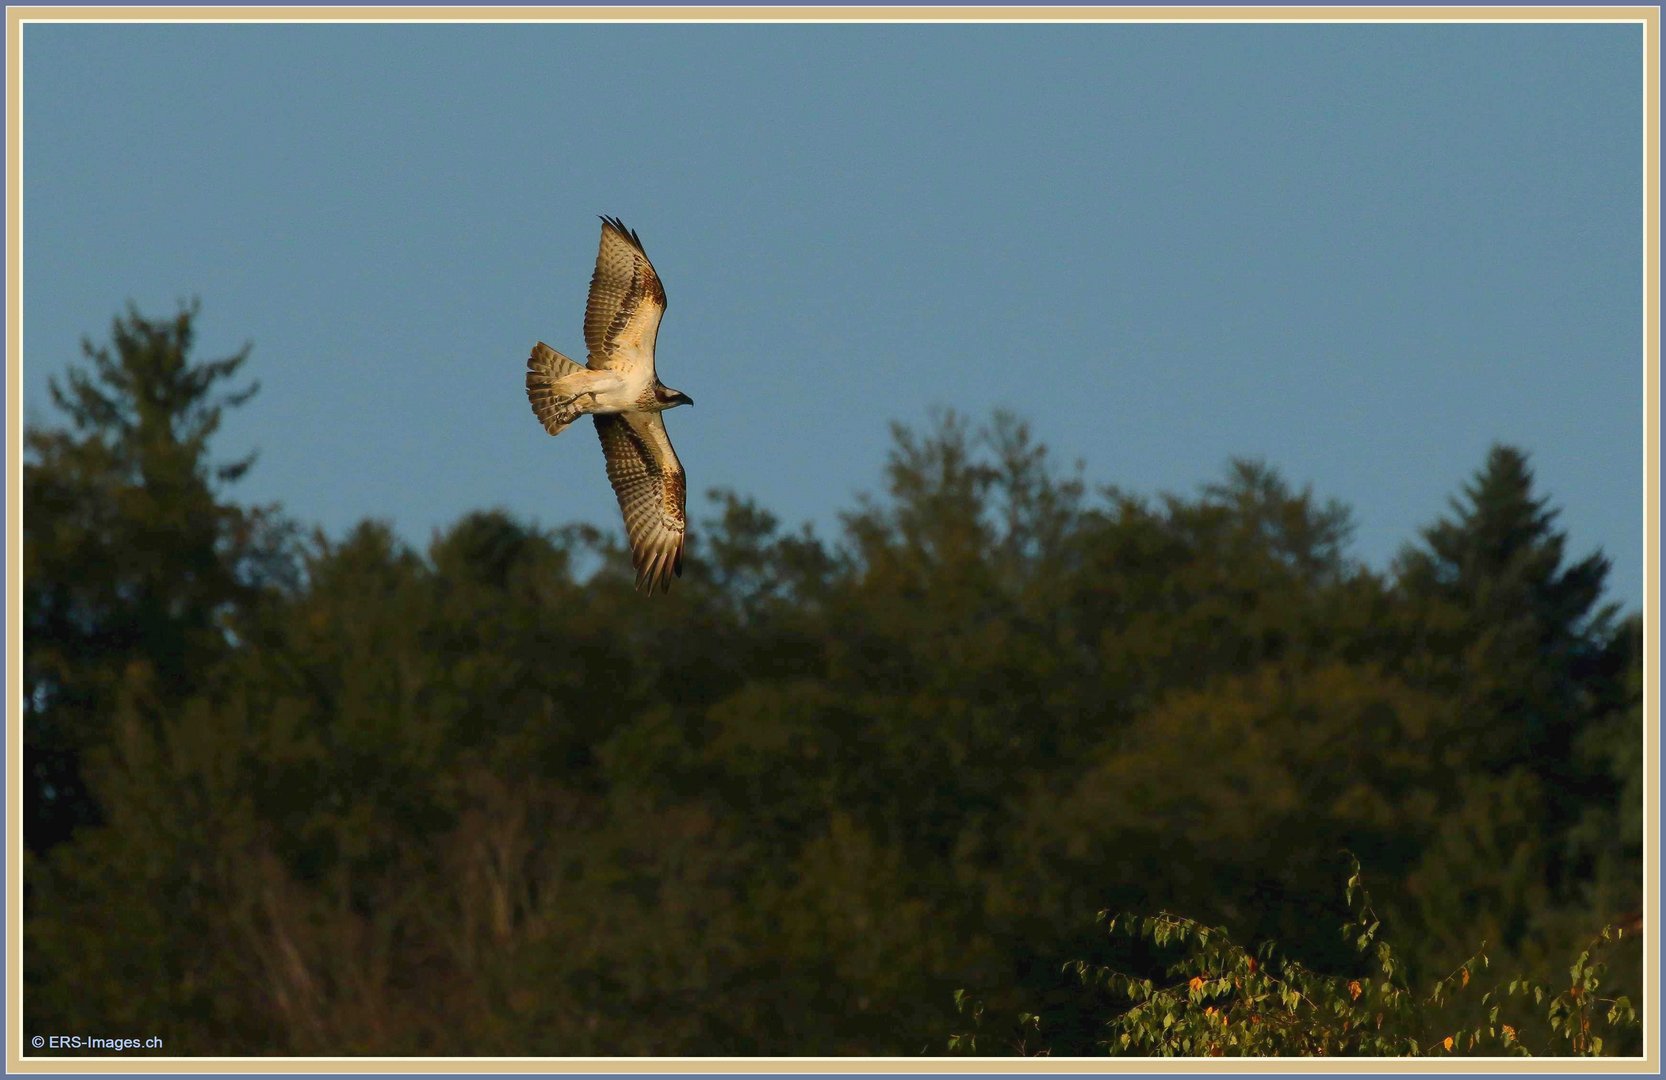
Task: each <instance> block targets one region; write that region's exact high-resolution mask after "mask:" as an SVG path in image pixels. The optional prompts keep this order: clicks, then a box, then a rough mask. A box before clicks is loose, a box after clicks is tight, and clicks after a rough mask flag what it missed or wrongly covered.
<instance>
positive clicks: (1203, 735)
mask: <svg viewBox="0 0 1666 1080" xmlns="http://www.w3.org/2000/svg"><path fill="white" fill-rule="evenodd" d="M192 317H193V315H192V311H190V310H185V311H182V312H181V313H180V314H179V315H177V316H173V317H165V318H160V319H155V320H153V319H150V318H147V317H145V316H143V315H141V314H140V313H138V312H136V311H129V312H128V313H127V314H126V315H125V316H123V317H121V318H119V319H117V320H116V321H115V323H114V325H113V327H112V329H111V334H110V336H109V338H108V340H107V341H104V342H89V343H88V345H87V350H86V356H85V357H84V358H83V359H82V360H81V361H80V362H79V363H78V365H77V366H75V367H73V368H72V369H71V370H70V371H69V373H68V374H67V375H66V376H65V377H63V378H61V379H59V380H58V382H57V383H56V384H55V391H54V408H53V409H52V410H47V409H46V408H41V409H40V422H39V423H37V424H36V425H35V426H33V427H32V428H31V429H30V430H29V431H28V432H27V433H26V441H27V446H26V460H25V464H24V551H23V556H24V634H25V639H24V681H25V685H24V687H23V693H24V740H25V752H24V768H25V778H24V783H25V791H24V804H25V814H26V816H25V838H26V841H27V852H26V857H25V858H26V861H25V937H24V947H25V953H24V959H25V969H24V977H25V984H24V986H25V999H24V1002H25V1021H24V1023H25V1033H26V1034H33V1033H36V1032H42V1033H54V1032H57V1033H69V1032H92V1033H97V1034H109V1035H114V1036H137V1037H141V1038H142V1037H145V1036H149V1035H153V1034H154V1035H160V1036H162V1037H163V1038H164V1039H165V1040H166V1049H165V1052H166V1053H168V1054H177V1055H207V1054H214V1055H228V1054H229V1055H270V1054H305V1055H358V1054H446V1055H453V1054H456V1055H522V1054H531V1055H643V1054H662V1055H755V1054H770V1055H780V1054H809V1055H918V1054H946V1053H951V1052H955V1051H962V1052H964V1051H971V1052H975V1053H978V1054H1010V1053H1050V1054H1053V1055H1065V1054H1084V1055H1093V1054H1103V1053H1142V1054H1144V1053H1197V1054H1212V1053H1400V1052H1414V1051H1415V1052H1433V1053H1478V1054H1479V1053H1487V1054H1497V1053H1508V1052H1514V1051H1521V1050H1528V1051H1531V1052H1533V1053H1535V1054H1540V1053H1607V1054H1613V1053H1637V1052H1640V1048H1641V1036H1640V1034H1639V1032H1638V1030H1637V1028H1636V1026H1635V1024H1633V1023H1628V1022H1627V1021H1628V1012H1627V1008H1626V1006H1627V1005H1628V1004H1629V1003H1634V1004H1635V1005H1636V1006H1637V1007H1638V1008H1641V1006H1642V997H1641V975H1640V967H1639V965H1640V959H1639V958H1640V955H1641V954H1640V945H1641V941H1640V938H1641V935H1640V934H1639V933H1638V931H1639V929H1640V920H1641V915H1640V912H1641V908H1642V899H1641V887H1642V875H1641V852H1642V820H1641V810H1642V794H1641V792H1642V758H1641V742H1640V740H1641V679H1642V676H1641V671H1642V667H1641V665H1642V655H1643V653H1642V648H1643V642H1642V626H1641V621H1640V617H1639V615H1638V614H1637V612H1636V610H1635V608H1634V606H1633V605H1634V604H1635V598H1621V599H1623V600H1624V601H1625V602H1624V603H1616V602H1615V601H1616V599H1617V598H1615V597H1612V596H1610V595H1608V594H1607V593H1606V592H1605V588H1604V585H1605V576H1606V573H1607V568H1608V564H1607V562H1606V560H1605V559H1604V557H1603V556H1602V555H1601V554H1600V553H1588V552H1578V551H1570V550H1567V545H1566V542H1565V534H1564V533H1563V532H1562V531H1561V530H1560V528H1559V525H1558V521H1557V511H1556V504H1555V501H1554V498H1553V495H1552V494H1551V493H1547V492H1543V491H1540V490H1538V489H1537V488H1536V487H1535V484H1534V478H1533V473H1532V470H1531V462H1530V458H1529V456H1528V453H1527V450H1528V449H1529V448H1516V447H1510V446H1502V445H1501V446H1496V447H1494V448H1493V449H1492V451H1491V452H1490V453H1489V454H1488V455H1487V456H1486V457H1485V459H1484V460H1481V461H1478V462H1476V464H1475V470H1474V472H1473V474H1472V475H1469V476H1467V477H1466V476H1455V477H1453V478H1452V492H1453V495H1452V499H1451V502H1450V504H1449V505H1447V506H1432V507H1430V508H1429V519H1428V523H1427V525H1426V526H1425V527H1424V528H1423V529H1421V530H1420V531H1419V532H1418V533H1417V534H1416V535H1412V536H1408V537H1406V538H1405V543H1404V547H1403V549H1402V552H1401V554H1400V555H1399V556H1398V558H1397V559H1396V560H1395V561H1394V562H1393V564H1392V565H1391V566H1389V567H1387V568H1380V569H1374V568H1370V567H1367V566H1365V565H1362V564H1361V563H1360V562H1359V561H1357V560H1356V559H1355V558H1353V557H1352V556H1351V555H1350V546H1349V545H1350V529H1351V526H1350V519H1349V511H1348V508H1347V507H1346V506H1345V505H1343V504H1341V503H1339V502H1335V501H1330V500H1327V499H1324V498H1322V497H1319V496H1317V495H1315V494H1313V493H1311V492H1310V491H1309V490H1307V489H1305V488H1302V487H1300V486H1296V485H1293V484H1292V483H1291V482H1290V481H1289V480H1287V479H1285V478H1283V477H1281V476H1280V474H1279V473H1278V472H1277V471H1276V470H1275V469H1274V468H1273V467H1271V466H1269V465H1267V464H1263V463H1259V462H1256V461H1250V460H1239V461H1232V462H1229V463H1225V464H1224V467H1223V469H1222V471H1221V473H1220V474H1219V475H1218V476H1216V477H1214V478H1212V479H1211V478H1201V479H1202V480H1203V482H1202V483H1201V484H1200V486H1199V487H1198V488H1197V489H1196V490H1195V491H1193V492H1189V493H1176V494H1169V495H1164V496H1162V497H1157V498H1140V497H1135V496H1133V495H1130V494H1127V493H1125V492H1123V491H1119V490H1116V489H1103V490H1101V489H1097V488H1093V487H1090V486H1089V485H1086V484H1085V483H1084V482H1083V481H1082V480H1081V479H1080V472H1079V471H1078V470H1073V469H1071V468H1068V467H1065V466H1061V465H1059V464H1057V463H1055V462H1054V461H1053V460H1052V459H1051V458H1050V457H1049V456H1048V454H1047V451H1046V448H1045V447H1043V446H1042V445H1040V444H1038V443H1037V442H1035V441H1034V440H1033V439H1032V438H1031V436H1030V435H1029V433H1028V431H1027V429H1026V427H1025V424H1024V422H1023V421H1022V419H1021V418H1015V417H1012V416H1007V415H996V416H993V417H990V418H988V419H987V420H980V419H977V418H965V417H960V416H957V415H954V414H943V415H941V416H938V417H935V418H933V419H931V420H930V421H928V422H927V423H925V424H923V425H920V426H903V425H899V426H897V428H896V430H895V440H894V445H893V447H892V450H891V453H890V458H889V462H888V464H887V465H886V468H885V471H884V474H883V475H882V476H877V477H874V478H873V483H872V486H873V488H874V494H873V495H872V496H871V498H867V499H864V500H861V501H859V502H858V503H857V504H856V505H853V506H851V507H849V508H848V509H847V510H846V511H845V512H844V513H843V514H842V516H841V518H840V521H841V525H840V527H839V529H838V532H837V535H836V536H831V537H825V538H824V537H819V536H817V535H815V534H814V533H813V532H811V531H810V530H808V529H794V528H791V527H783V526H782V525H781V524H780V523H779V522H777V520H776V519H775V518H774V517H773V516H772V515H771V514H770V513H769V511H768V509H767V508H765V507H761V506H758V505H756V504H755V503H754V502H752V501H751V500H749V499H748V498H747V497H746V496H745V494H744V493H737V492H727V491H718V492H714V493H712V495H711V498H710V500H709V505H710V506H711V507H713V510H712V512H711V514H710V516H709V519H708V520H704V521H701V520H698V518H697V520H696V521H695V528H694V530H693V541H692V546H691V549H690V557H689V559H688V562H687V565H686V567H685V571H684V574H683V577H682V579H681V580H680V581H679V582H678V583H677V584H676V586H675V587H674V588H673V590H672V592H671V593H670V594H669V595H668V596H661V597H654V598H652V599H648V598H644V597H641V596H639V595H637V594H635V593H634V592H633V591H632V588H631V572H630V567H629V564H628V557H627V555H626V553H625V552H624V551H623V550H622V548H621V545H620V537H621V535H622V530H620V529H619V528H617V523H616V522H604V523H601V524H600V526H599V527H592V526H590V525H584V524H567V525H562V526H561V527H559V528H555V529H550V528H545V527H541V526H539V525H536V524H534V523H532V522H529V521H525V520H518V519H516V518H514V517H512V516H509V515H506V514H504V513H501V512H497V511H494V510H482V511H480V512H477V513H473V514H469V515H467V516H465V517H464V518H462V519H461V520H459V521H457V522H456V523H455V524H453V525H452V526H450V527H449V528H448V529H446V530H444V531H443V533H441V534H439V535H436V536H434V537H433V539H432V541H431V543H429V544H428V545H427V547H426V548H425V549H416V548H412V547H411V546H409V545H408V544H407V543H406V542H405V541H403V540H402V539H401V538H400V537H399V536H397V535H395V534H394V533H393V532H392V531H391V530H390V528H388V527H387V526H385V525H383V524H379V523H377V522H374V521H366V522H364V523H363V524H361V525H359V526H358V527H357V528H355V529H353V530H351V531H350V532H348V533H347V534H345V535H342V536H335V537H327V536H324V535H322V534H320V533H318V532H316V531H315V530H312V529H310V528H309V527H307V526H306V525H305V523H300V522H296V521H293V520H291V519H290V518H288V517H287V516H286V515H285V512H284V511H283V509H282V508H281V507H277V506H250V505H244V504H242V503H240V502H238V501H237V498H236V493H237V481H238V479H239V478H240V477H241V476H242V475H243V474H244V473H245V471H246V470H247V469H248V468H249V467H251V460H227V459H226V458H224V457H223V456H222V455H221V454H220V453H219V451H218V449H217V447H216V445H215V432H216V428H217V427H218V424H219V422H220V420H221V418H222V416H223V415H224V413H225V410H228V409H235V408H251V409H258V408H259V407H260V404H259V399H258V397H255V396H253V389H254V387H253V378H252V377H253V375H255V374H257V372H256V371H254V370H253V368H254V365H251V364H247V363H246V360H247V354H246V353H244V354H239V355H236V356H232V357H227V358H224V359H218V360H203V359H200V358H197V357H195V356H194V355H192ZM512 360H513V358H511V361H512ZM519 374H520V373H519V371H518V370H517V369H516V366H515V364H514V363H513V362H507V363H506V366H505V369H504V373H503V377H504V378H505V379H507V380H516V379H518V378H519ZM41 404H42V405H44V403H41ZM515 421H516V422H521V421H524V422H526V423H527V424H528V427H529V428H530V427H531V420H530V418H525V417H516V418H515ZM504 422H506V423H507V422H509V420H507V419H506V420H505V421H504ZM583 437H588V435H587V434H585V435H584V436H583ZM411 467H412V468H416V469H420V468H421V467H422V463H421V462H412V463H411ZM1384 467H1385V468H1393V467H1394V466H1393V465H1392V464H1391V463H1385V465H1384ZM1127 479H1128V481H1129V482H1130V483H1133V482H1137V481H1138V478H1136V477H1130V478H1127ZM321 482H327V480H326V481H321ZM597 482H600V481H599V480H598V481H597ZM550 483H551V484H552V485H553V484H556V483H558V481H557V480H555V479H551V481H550ZM853 483H860V478H853ZM552 504H553V503H552ZM1356 859H1357V866H1356V863H1355V862H1354V860H1356ZM1100 912H1107V913H1108V916H1107V918H1106V919H1101V918H1099V913H1100ZM1122 912H1130V913H1133V914H1134V915H1136V916H1145V917H1149V916H1157V915H1159V914H1161V913H1168V916H1165V917H1164V918H1162V919H1151V918H1145V919H1136V920H1134V921H1133V922H1129V921H1128V920H1124V919H1118V920H1116V921H1115V922H1110V921H1109V916H1115V915H1117V914H1119V913H1122ZM1194 920H1195V921H1194ZM1605 928H1612V929H1610V931H1609V940H1607V941H1604V940H1603V939H1602V935H1603V933H1604V931H1605ZM1107 930H1109V931H1110V932H1107ZM1200 934H1201V935H1202V936H1201V940H1200V938H1199V935H1200ZM1226 941H1229V942H1230V945H1223V942H1226ZM1593 941H1596V942H1597V947H1596V948H1595V949H1593V948H1592V947H1591V943H1592V942H1593ZM1387 942H1391V943H1392V952H1391V953H1390V952H1389V951H1388V950H1387V948H1386V947H1384V948H1379V945H1382V944H1384V943H1387ZM1480 953H1484V954H1485V957H1486V962H1485V963H1482V962H1480V961H1479V960H1478V959H1477V957H1478V954H1480ZM1582 953H1583V954H1585V955H1584V956H1583V957H1582V956H1581V954H1582ZM1385 961H1386V963H1387V967H1386V968H1385V967H1384V964H1385ZM1570 964H1572V965H1573V966H1572V967H1571V968H1570ZM1570 975H1571V980H1570ZM1523 980H1526V983H1525V984H1524V983H1523ZM1443 987H1444V988H1445V989H1444V990H1443V989H1442V988H1443ZM1431 988H1433V989H1431ZM1258 994H1259V995H1260V996H1257V995H1258ZM1165 995H1166V996H1165ZM1292 995H1294V997H1292ZM1622 996H1623V997H1625V998H1628V999H1629V1003H1628V1002H1622V1001H1621V998H1622ZM1500 1000H1502V1001H1503V1003H1504V1013H1503V1014H1502V1015H1500V1013H1499V1012H1498V1003H1499V1001H1500ZM1557 1002H1561V1003H1562V1005H1561V1012H1560V1014H1558V1011H1557V1005H1556V1003H1557ZM1304 1010H1305V1011H1304ZM1489 1010H1490V1011H1489ZM1385 1017H1386V1019H1385ZM1513 1017H1519V1018H1516V1019H1512V1018H1513ZM1217 1022H1218V1023H1219V1025H1220V1031H1218V1032H1217V1031H1216V1030H1215V1028H1214V1027H1213V1026H1212V1025H1214V1024H1216V1023H1217ZM1385 1024H1386V1027H1385ZM1367 1032H1369V1033H1370V1035H1369V1037H1367V1036H1366V1034H1365V1033H1367ZM1379 1032H1380V1033H1382V1034H1381V1035H1380V1036H1379V1035H1378V1034H1377V1033H1379ZM1466 1033H1467V1034H1466ZM1390 1036H1392V1038H1390ZM1593 1039H1594V1040H1596V1041H1595V1042H1593V1041H1592V1040H1593ZM1395 1040H1399V1041H1395Z"/></svg>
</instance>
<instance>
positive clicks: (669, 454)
mask: <svg viewBox="0 0 1666 1080" xmlns="http://www.w3.org/2000/svg"><path fill="white" fill-rule="evenodd" d="M595 420H596V434H597V435H599V436H601V440H602V453H603V454H604V455H606V457H607V478H608V480H609V482H611V483H612V484H613V492H614V494H616V495H617V496H618V497H619V510H620V512H621V513H622V514H624V515H625V532H626V534H627V535H628V536H629V537H630V542H631V565H632V566H634V567H635V568H636V587H637V588H638V589H641V590H642V591H644V592H646V593H649V594H652V593H654V592H655V591H660V592H668V591H670V588H671V578H672V576H673V575H675V576H677V577H681V576H682V573H683V541H684V539H685V538H686V536H687V529H688V525H687V517H686V516H685V514H684V503H685V500H686V497H687V490H688V489H687V485H686V484H685V482H684V479H683V466H682V462H680V461H678V460H677V452H676V451H675V450H673V449H672V448H671V438H670V436H668V435H667V434H666V432H665V420H664V419H663V418H662V417H661V414H659V413H657V412H647V413H644V412H636V413H596V414H595Z"/></svg>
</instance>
